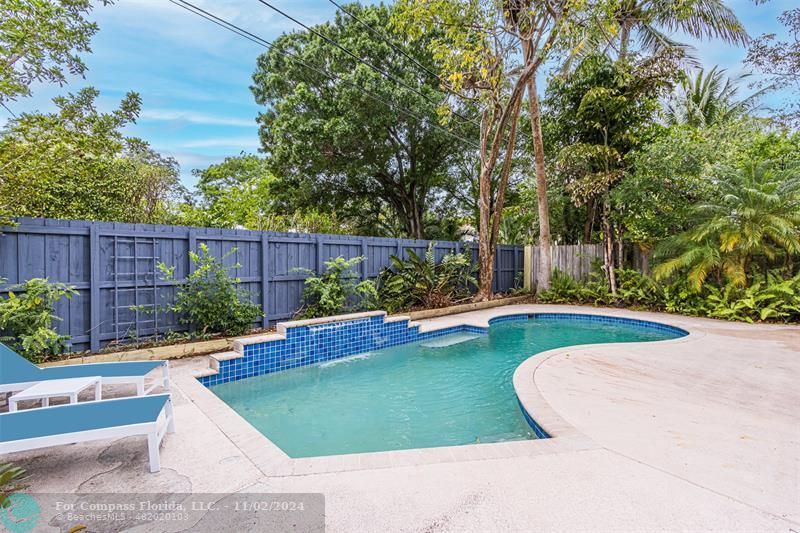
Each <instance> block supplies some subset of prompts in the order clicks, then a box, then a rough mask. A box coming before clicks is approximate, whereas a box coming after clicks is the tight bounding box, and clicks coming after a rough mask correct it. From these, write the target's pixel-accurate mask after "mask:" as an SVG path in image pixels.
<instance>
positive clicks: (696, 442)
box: [3, 305, 800, 533]
mask: <svg viewBox="0 0 800 533" xmlns="http://www.w3.org/2000/svg"><path fill="white" fill-rule="evenodd" d="M534 312H572V313H591V314H603V315H609V316H623V317H630V318H640V319H644V320H652V321H656V322H661V323H665V324H670V325H674V326H677V327H681V328H683V329H686V330H687V331H689V332H690V335H689V336H688V337H684V338H681V339H675V340H672V341H663V342H656V343H641V344H607V345H596V346H587V347H566V348H561V349H558V350H553V351H551V352H546V353H543V354H539V355H537V356H535V357H534V358H532V359H529V360H528V361H526V362H525V363H523V364H522V365H521V366H520V368H519V369H518V371H517V373H516V375H515V386H517V389H518V394H519V395H520V399H521V401H522V402H523V403H524V404H525V405H526V407H527V408H529V411H531V413H532V414H533V416H534V417H535V418H536V420H537V422H539V423H540V424H542V425H543V426H544V427H545V429H547V430H548V431H550V432H551V434H553V435H554V438H552V439H544V440H538V441H526V442H519V443H503V444H501V445H489V444H485V445H472V446H464V447H454V448H451V449H449V451H447V452H445V453H444V454H443V453H442V450H441V449H431V450H414V451H401V452H382V453H381V454H358V455H352V456H339V457H338V458H335V459H332V458H312V459H308V460H302V461H301V460H295V461H293V462H290V463H287V462H286V461H277V462H274V461H273V459H274V458H276V457H278V458H279V457H280V453H277V454H276V452H275V450H272V449H269V445H265V443H264V441H265V440H266V439H265V438H264V437H263V436H261V435H260V434H258V433H257V432H255V434H254V430H252V427H251V426H249V424H247V423H246V422H244V421H243V419H241V418H240V417H238V415H236V414H235V413H233V411H232V410H230V409H229V408H227V407H226V406H225V405H224V404H222V406H220V405H219V403H221V401H219V400H217V401H218V402H219V403H215V402H214V401H213V400H212V399H209V396H210V397H212V398H215V397H214V396H213V394H211V393H210V391H208V390H207V389H205V388H203V387H202V386H200V385H199V383H197V381H196V380H195V379H194V377H193V375H194V373H195V372H197V371H198V370H200V369H202V368H204V367H205V366H206V364H207V363H206V360H205V358H202V357H200V358H192V359H187V360H181V361H175V362H172V364H171V373H172V376H173V381H174V397H175V417H176V423H177V433H175V434H173V435H168V436H167V438H166V439H165V442H164V445H163V447H162V450H161V462H162V470H161V472H159V473H158V474H150V473H148V472H147V461H146V446H145V445H144V442H143V441H142V440H140V439H135V438H131V439H122V440H118V441H101V442H96V443H92V444H81V445H74V446H63V447H56V448H50V449H44V450H38V451H35V452H28V453H24V454H14V455H10V456H7V457H4V458H3V460H4V461H5V460H12V461H14V462H16V463H17V464H18V465H20V466H23V467H24V468H26V469H27V470H28V473H29V477H28V479H27V480H26V482H27V484H28V485H29V490H30V491H31V492H68V493H72V492H74V493H90V492H148V493H160V494H170V493H186V492H197V493H200V492H214V493H229V492H235V491H240V492H272V493H275V492H293V493H298V492H320V493H323V494H324V495H325V498H326V525H327V530H328V531H431V532H432V531H496V530H504V531H652V530H695V531H707V530H716V531H785V532H795V533H797V532H800V327H798V326H781V325H748V324H739V323H731V322H721V321H715V320H706V319H697V318H689V317H681V316H676V315H666V314H659V313H643V312H632V311H627V310H619V309H601V308H588V307H576V306H553V305H511V306H504V307H498V308H493V309H487V310H483V311H474V312H469V313H464V314H461V315H452V316H448V317H441V318H435V319H429V320H421V321H419V322H420V323H421V324H422V328H423V329H434V328H440V327H446V326H450V325H455V324H462V323H467V324H473V325H478V326H480V325H485V324H486V323H487V321H488V320H489V319H491V318H492V317H496V316H502V315H507V314H513V313H534ZM197 387H199V389H198V388H197ZM205 393H208V394H205ZM267 442H268V441H267ZM265 449H267V451H266V452H264V450H265ZM278 452H280V451H279V450H278ZM387 457H388V459H387ZM443 457H444V459H443ZM331 461H338V462H339V466H338V467H337V468H333V469H331V468H329V465H330V464H331ZM287 465H288V466H287ZM321 465H322V467H321ZM163 526H164V524H159V527H158V529H157V530H161V531H168V530H169V529H165V528H164V527H163ZM174 526H175V529H172V530H170V531H178V530H181V529H184V528H185V524H184V525H178V524H174ZM136 530H137V531H144V530H148V529H146V527H145V528H144V529H139V528H137V529H136Z"/></svg>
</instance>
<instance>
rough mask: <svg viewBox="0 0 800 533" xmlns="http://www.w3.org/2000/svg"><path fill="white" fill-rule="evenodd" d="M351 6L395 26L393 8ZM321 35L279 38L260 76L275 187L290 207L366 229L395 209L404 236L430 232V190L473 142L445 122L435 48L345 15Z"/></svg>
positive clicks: (370, 19) (367, 18)
mask: <svg viewBox="0 0 800 533" xmlns="http://www.w3.org/2000/svg"><path fill="white" fill-rule="evenodd" d="M346 9H347V10H348V11H349V12H350V13H353V14H354V15H356V16H357V17H358V19H359V20H361V21H363V22H365V23H366V24H368V25H369V26H370V27H372V28H377V29H378V30H379V31H382V32H386V29H387V25H388V22H389V18H390V15H391V12H392V8H390V7H387V6H370V7H361V6H359V5H357V4H352V5H348V6H346ZM314 32H316V34H315V33H312V32H309V31H305V32H297V33H292V34H288V35H284V36H282V37H280V38H279V39H278V40H277V41H276V42H275V46H273V48H272V49H271V50H270V51H269V52H267V53H265V54H263V55H261V56H260V57H259V58H258V66H257V69H256V72H255V74H254V75H253V85H252V91H253V94H254V95H255V98H256V102H258V103H259V104H261V105H265V106H268V109H267V110H266V111H264V112H263V113H261V114H260V115H259V117H258V122H259V125H260V135H261V143H262V146H263V150H264V152H266V153H267V154H268V159H269V164H270V168H271V169H272V171H273V173H274V174H275V176H276V177H277V179H278V180H280V183H281V187H276V188H275V191H276V192H278V193H279V194H280V195H281V198H280V200H282V201H283V202H285V203H286V204H288V206H290V207H295V208H304V207H314V208H320V209H325V210H328V211H335V212H337V213H338V214H340V215H341V216H343V217H345V218H346V219H349V220H352V221H355V222H356V223H357V224H359V225H360V226H362V227H365V228H369V227H373V228H374V226H375V225H376V221H377V220H379V219H380V218H381V217H382V216H387V215H388V216H390V217H393V218H395V219H396V220H398V221H399V222H400V226H401V227H402V228H403V234H404V235H406V236H409V237H413V238H423V237H424V236H425V235H424V224H423V214H424V213H425V210H426V208H427V207H428V206H429V202H430V198H431V194H432V192H433V191H436V190H437V189H439V188H441V187H442V186H443V185H444V184H445V183H446V182H447V181H448V180H449V179H451V178H450V174H449V168H450V165H451V163H452V162H453V158H454V157H456V156H457V155H458V154H459V152H460V151H461V150H462V147H463V146H464V143H463V141H462V140H460V139H459V137H461V136H462V135H463V131H462V132H461V134H458V133H457V134H456V135H452V134H449V133H448V131H447V130H446V129H445V128H444V127H442V126H440V125H439V124H438V120H439V118H438V113H439V111H440V110H439V109H438V107H439V102H442V101H443V99H444V97H445V95H444V94H443V92H442V91H441V90H440V88H439V87H438V79H437V78H436V75H435V72H436V68H435V66H434V63H433V57H432V54H431V52H430V51H429V50H428V48H427V47H425V46H410V45H407V44H402V43H398V44H395V45H394V46H391V45H390V44H388V43H387V42H386V41H385V40H383V39H381V38H379V37H376V36H375V35H374V34H373V33H372V32H370V31H369V29H368V28H366V27H365V26H364V25H362V24H361V23H360V22H358V21H356V20H354V19H352V18H350V17H347V16H344V15H341V14H337V16H336V19H335V20H334V21H333V22H330V23H324V24H321V25H319V26H316V27H315V28H314ZM319 35H324V36H325V37H326V39H329V40H330V41H335V42H338V43H341V45H342V46H343V47H345V48H346V49H347V50H349V51H351V52H352V53H353V54H354V55H355V56H357V57H358V58H359V59H361V60H363V61H364V62H366V63H369V64H371V65H373V66H379V68H380V69H383V70H384V72H385V73H386V75H382V74H381V73H379V72H376V71H375V70H373V69H372V68H370V67H369V66H368V65H366V64H364V63H362V62H360V61H358V60H357V59H355V58H354V57H353V56H352V55H350V54H349V53H347V52H345V51H344V50H342V49H340V48H337V47H336V46H334V45H332V44H331V43H330V42H328V41H326V40H325V39H323V38H321V37H320V36H319ZM419 65H423V66H424V67H425V69H426V70H423V69H421V68H419ZM389 77H391V78H392V79H389ZM395 80H398V81H399V82H400V83H398V81H395ZM401 84H402V85H401ZM403 85H405V86H406V87H404V86H403ZM407 87H415V88H417V89H418V90H417V92H414V91H412V90H410V89H408V88H407Z"/></svg>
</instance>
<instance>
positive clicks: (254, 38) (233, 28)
mask: <svg viewBox="0 0 800 533" xmlns="http://www.w3.org/2000/svg"><path fill="white" fill-rule="evenodd" d="M168 1H169V2H171V3H173V4H175V5H176V6H178V7H180V8H183V9H185V10H186V11H188V12H190V13H193V14H195V15H198V16H200V17H202V18H204V19H206V20H208V21H209V22H212V23H214V24H216V25H217V26H220V27H221V28H224V29H226V30H228V31H230V32H233V33H235V34H236V35H239V36H240V37H243V38H245V39H247V40H248V41H251V42H253V43H255V44H257V45H259V46H262V47H264V48H267V49H272V50H275V51H276V52H278V53H279V54H282V55H283V56H285V57H287V58H289V60H291V61H294V62H295V63H297V64H298V65H301V66H303V67H305V68H307V69H309V70H312V71H314V72H317V73H318V74H321V75H323V76H325V77H327V78H328V79H330V80H333V81H339V82H341V83H344V84H346V85H350V86H352V87H355V88H356V89H358V90H359V91H361V92H362V93H363V94H364V95H365V96H367V97H369V98H371V99H372V100H374V101H375V102H378V103H380V104H383V105H385V106H386V107H388V108H390V109H393V110H396V111H400V112H401V113H404V114H405V115H407V116H409V117H411V118H414V119H416V120H418V121H420V122H425V121H426V120H429V119H426V118H423V117H420V116H419V115H417V114H415V113H413V112H411V111H409V110H408V109H406V108H404V107H401V106H397V105H395V104H393V103H390V102H387V101H386V100H383V99H382V98H380V97H378V96H375V95H374V94H373V93H371V92H370V91H367V90H366V89H364V88H363V87H361V86H360V85H358V84H357V83H355V82H352V81H350V80H346V79H342V78H340V77H339V76H336V75H334V74H331V73H329V72H325V71H323V70H320V69H318V68H316V67H314V66H312V65H309V64H308V63H305V62H303V61H302V60H300V59H298V58H297V57H295V55H294V54H292V53H290V52H288V51H286V50H281V49H279V48H278V47H277V46H275V44H274V43H272V42H270V41H267V40H266V39H264V38H262V37H259V36H258V35H256V34H254V33H251V32H249V31H247V30H245V29H243V28H241V27H239V26H237V25H235V24H233V23H232V22H229V21H227V20H225V19H222V18H220V17H218V16H216V15H214V14H213V13H210V12H209V11H206V10H204V9H202V8H200V7H198V6H196V5H194V4H192V3H191V2H188V1H187V0H168ZM429 122H430V125H431V126H432V127H433V128H435V129H437V130H439V131H441V132H443V133H445V134H447V135H449V136H451V137H453V138H455V139H458V140H460V141H461V142H464V143H466V144H468V145H470V146H472V147H473V148H475V149H480V147H479V146H478V144H476V143H475V142H474V141H471V140H468V139H466V138H464V137H462V136H460V135H457V134H455V133H453V132H452V131H450V130H448V129H447V128H445V127H443V126H440V125H439V124H437V123H436V122H435V121H429Z"/></svg>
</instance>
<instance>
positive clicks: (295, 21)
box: [257, 0, 477, 124]
mask: <svg viewBox="0 0 800 533" xmlns="http://www.w3.org/2000/svg"><path fill="white" fill-rule="evenodd" d="M257 1H258V2H260V3H262V4H264V5H265V6H267V7H268V8H270V9H271V10H273V11H275V12H276V13H278V14H279V15H281V16H283V17H286V18H287V19H289V20H291V21H292V22H294V23H295V24H297V25H299V26H302V27H303V28H305V29H306V30H307V31H309V32H311V33H313V34H314V35H316V36H317V37H319V38H320V39H322V40H324V41H325V42H326V43H328V44H332V45H333V46H335V47H336V48H338V49H339V50H341V51H342V52H344V53H345V54H347V55H349V56H350V57H352V58H353V59H355V60H356V61H358V62H359V63H363V64H364V65H366V66H368V67H369V68H371V69H372V70H374V71H375V72H377V73H378V74H381V75H382V76H384V77H385V78H386V79H388V80H391V81H392V82H394V83H395V84H397V85H400V86H402V87H405V88H406V89H408V90H409V91H412V92H413V93H415V94H417V95H419V96H420V97H422V98H424V99H425V100H426V101H427V102H429V103H431V104H434V105H436V106H438V105H440V104H441V103H440V102H436V101H434V100H431V99H430V98H428V97H427V96H426V95H425V94H423V93H422V92H420V91H419V90H418V89H417V88H415V87H413V86H412V85H409V84H407V83H406V82H404V81H403V80H400V79H398V78H396V77H394V76H392V75H391V74H389V73H388V72H387V71H385V70H383V69H381V68H379V67H376V66H375V65H373V64H372V63H370V62H369V61H366V60H364V59H361V58H360V57H358V56H357V55H356V54H355V53H353V52H352V51H350V50H348V49H347V48H345V47H344V46H342V45H341V44H339V43H338V42H336V41H335V40H334V39H331V38H330V37H328V36H327V35H324V34H322V33H321V32H319V31H317V30H315V29H314V28H312V27H311V26H308V25H306V24H303V23H302V22H300V21H299V20H297V19H296V18H294V17H293V16H291V15H289V14H288V13H286V12H284V11H281V10H280V9H278V8H277V7H275V6H273V5H272V4H270V3H269V2H267V1H266V0H257ZM437 77H438V76H437ZM453 114H454V115H455V116H457V117H458V118H460V119H461V120H463V121H465V122H472V123H473V124H477V122H475V121H474V120H473V119H470V118H468V117H465V116H464V115H462V114H460V113H457V112H456V111H453Z"/></svg>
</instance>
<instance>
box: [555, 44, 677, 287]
mask: <svg viewBox="0 0 800 533" xmlns="http://www.w3.org/2000/svg"><path fill="white" fill-rule="evenodd" d="M676 75H677V64H676V62H675V61H670V58H669V57H663V56H662V57H656V58H647V59H645V60H642V61H637V62H636V63H629V62H628V61H625V62H613V61H612V60H611V59H610V58H609V57H608V56H605V55H592V56H587V57H586V58H584V59H583V60H582V61H581V63H580V64H579V65H578V67H577V68H576V69H575V71H574V72H573V73H571V74H570V75H569V76H563V77H560V78H558V79H556V80H554V81H553V82H552V83H551V84H550V87H549V88H548V92H547V95H546V102H547V107H548V110H549V111H550V112H551V113H552V120H553V122H554V124H555V126H554V129H557V131H558V137H559V139H560V150H559V153H558V158H557V160H558V167H559V172H560V173H561V176H562V178H563V179H564V181H565V182H566V183H567V190H568V191H569V192H570V194H571V196H572V198H573V200H574V202H575V203H576V204H577V205H581V204H585V203H586V202H589V201H593V202H595V203H596V204H597V205H599V206H600V207H601V211H600V219H601V222H602V229H603V241H604V244H605V254H604V270H605V272H606V275H607V278H608V283H609V288H610V290H611V291H612V292H616V289H617V283H616V277H615V273H614V266H615V265H614V263H615V260H614V256H615V251H616V249H615V246H614V244H615V242H617V241H615V240H614V235H615V232H614V231H613V227H612V223H613V218H612V204H611V200H612V197H611V189H612V188H613V187H614V186H615V185H616V184H617V183H618V182H619V181H620V180H621V179H622V177H623V176H624V175H625V174H626V172H627V171H628V169H629V166H630V160H629V154H630V153H631V152H632V151H633V150H634V149H635V148H636V147H638V146H639V145H641V144H642V142H643V141H644V140H645V139H646V138H647V137H648V136H649V135H650V134H651V133H650V131H649V130H651V129H652V127H653V119H654V117H655V113H656V111H657V109H658V97H659V96H660V94H661V92H662V90H664V89H666V88H668V87H670V82H671V81H672V79H674V77H675V76H676ZM616 233H617V236H618V237H619V235H618V233H619V232H616Z"/></svg>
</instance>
